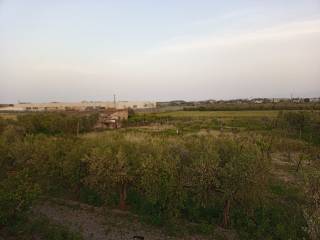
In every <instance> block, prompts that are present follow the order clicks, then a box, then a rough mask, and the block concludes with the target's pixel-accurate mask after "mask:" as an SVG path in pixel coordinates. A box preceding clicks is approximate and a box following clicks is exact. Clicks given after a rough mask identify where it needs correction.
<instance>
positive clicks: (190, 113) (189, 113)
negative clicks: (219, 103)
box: [152, 111, 279, 118]
mask: <svg viewBox="0 0 320 240" xmlns="http://www.w3.org/2000/svg"><path fill="white" fill-rule="evenodd" d="M278 112H279V111H175V112H164V113H153V114H152V115H155V116H159V117H174V118H175V117H178V118H179V117H192V118H197V117H217V118H229V117H276V116H277V114H278Z"/></svg>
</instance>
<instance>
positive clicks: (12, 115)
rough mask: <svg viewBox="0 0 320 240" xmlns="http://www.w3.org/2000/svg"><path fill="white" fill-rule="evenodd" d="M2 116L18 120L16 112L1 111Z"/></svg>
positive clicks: (0, 115)
mask: <svg viewBox="0 0 320 240" xmlns="http://www.w3.org/2000/svg"><path fill="white" fill-rule="evenodd" d="M0 118H3V119H13V120H16V119H17V114H15V113H0Z"/></svg>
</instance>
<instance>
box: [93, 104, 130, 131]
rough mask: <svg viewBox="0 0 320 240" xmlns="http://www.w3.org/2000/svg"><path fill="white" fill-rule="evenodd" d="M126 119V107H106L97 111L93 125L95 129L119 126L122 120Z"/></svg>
mask: <svg viewBox="0 0 320 240" xmlns="http://www.w3.org/2000/svg"><path fill="white" fill-rule="evenodd" d="M127 119H128V109H121V110H117V109H108V110H105V111H102V112H100V113H99V118H98V121H97V123H96V125H95V126H94V129H95V130H103V129H108V128H120V127H121V126H122V122H123V121H125V120H127Z"/></svg>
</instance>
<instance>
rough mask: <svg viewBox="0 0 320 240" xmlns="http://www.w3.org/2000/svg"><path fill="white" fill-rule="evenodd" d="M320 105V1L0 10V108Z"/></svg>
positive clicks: (19, 5) (58, 3)
mask: <svg viewBox="0 0 320 240" xmlns="http://www.w3.org/2000/svg"><path fill="white" fill-rule="evenodd" d="M113 94H116V95H117V98H118V100H154V101H166V100H176V99H183V100H204V99H234V98H254V97H270V98H273V97H290V96H294V97H320V0H303V1H302V0H259V1H258V0H228V1H214V0H211V1H209V0H193V1H192V0H161V1H155V0H153V1H152V0H149V1H146V0H135V1H132V0H117V1H116V0H114V1H108V0H90V1H89V0H86V1H85V0H55V1H50V0H28V1H25V0H0V103H16V102H18V101H24V102H49V101H70V102H74V101H82V100H91V101H95V100H102V101H108V100H112V99H113Z"/></svg>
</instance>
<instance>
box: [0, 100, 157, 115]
mask: <svg viewBox="0 0 320 240" xmlns="http://www.w3.org/2000/svg"><path fill="white" fill-rule="evenodd" d="M155 107H156V103H155V102H150V101H139V102H138V101H135V102H132V101H118V102H116V103H114V102H102V101H90V102H89V101H82V102H78V103H66V102H51V103H18V104H13V105H11V106H6V107H2V108H1V107H0V111H35V112H36V111H92V110H105V109H110V108H114V109H127V108H132V109H146V108H155Z"/></svg>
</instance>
